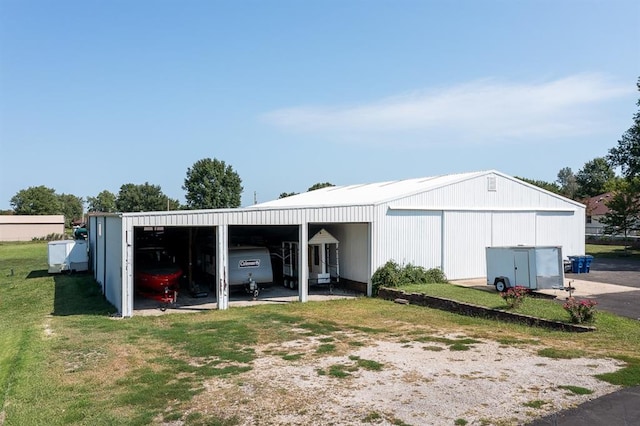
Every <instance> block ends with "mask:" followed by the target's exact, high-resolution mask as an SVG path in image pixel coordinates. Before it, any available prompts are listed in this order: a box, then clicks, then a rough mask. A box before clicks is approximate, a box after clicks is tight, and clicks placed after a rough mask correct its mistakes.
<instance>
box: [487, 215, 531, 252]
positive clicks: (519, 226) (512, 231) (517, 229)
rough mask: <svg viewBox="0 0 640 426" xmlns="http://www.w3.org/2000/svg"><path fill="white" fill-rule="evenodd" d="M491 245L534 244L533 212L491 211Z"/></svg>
mask: <svg viewBox="0 0 640 426" xmlns="http://www.w3.org/2000/svg"><path fill="white" fill-rule="evenodd" d="M491 228H492V238H491V245H492V246H518V245H524V246H532V245H535V244H536V214H535V212H493V214H492V220H491Z"/></svg>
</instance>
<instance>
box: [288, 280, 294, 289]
mask: <svg viewBox="0 0 640 426" xmlns="http://www.w3.org/2000/svg"><path fill="white" fill-rule="evenodd" d="M295 287H296V282H295V281H294V280H291V281H289V288H290V289H294V288H295Z"/></svg>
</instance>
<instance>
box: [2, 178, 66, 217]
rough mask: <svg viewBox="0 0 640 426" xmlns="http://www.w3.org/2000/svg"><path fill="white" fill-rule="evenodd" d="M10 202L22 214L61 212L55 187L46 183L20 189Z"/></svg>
mask: <svg viewBox="0 0 640 426" xmlns="http://www.w3.org/2000/svg"><path fill="white" fill-rule="evenodd" d="M10 203H11V206H12V207H13V211H14V212H15V213H16V214H20V215H28V214H33V215H45V214H60V200H59V198H58V196H57V195H56V191H55V189H52V188H47V187H46V186H44V185H40V186H31V187H29V188H27V189H22V190H20V191H18V192H17V193H16V195H14V196H13V197H11V200H10Z"/></svg>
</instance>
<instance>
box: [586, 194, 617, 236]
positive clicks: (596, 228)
mask: <svg viewBox="0 0 640 426" xmlns="http://www.w3.org/2000/svg"><path fill="white" fill-rule="evenodd" d="M612 197H613V192H605V193H604V194H599V195H596V196H594V197H591V198H587V200H586V201H585V205H586V206H587V207H586V214H587V217H586V220H585V234H586V235H602V234H603V231H604V225H603V224H602V223H600V220H601V219H602V218H603V217H604V215H606V214H607V213H608V212H609V207H608V206H607V203H608V202H609V200H611V198H612Z"/></svg>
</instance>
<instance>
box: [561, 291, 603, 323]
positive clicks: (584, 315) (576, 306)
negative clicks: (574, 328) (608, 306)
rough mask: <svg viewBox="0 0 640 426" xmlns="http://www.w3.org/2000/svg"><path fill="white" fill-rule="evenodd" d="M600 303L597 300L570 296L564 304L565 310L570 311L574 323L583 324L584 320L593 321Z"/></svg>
mask: <svg viewBox="0 0 640 426" xmlns="http://www.w3.org/2000/svg"><path fill="white" fill-rule="evenodd" d="M597 304H598V302H596V301H595V300H580V301H578V300H576V299H574V298H573V297H570V298H569V299H568V300H567V303H565V304H564V305H562V307H563V308H564V309H565V311H567V312H569V317H570V318H571V322H572V323H574V324H582V323H583V322H593V320H594V319H595V315H596V308H595V306H596V305H597Z"/></svg>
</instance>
